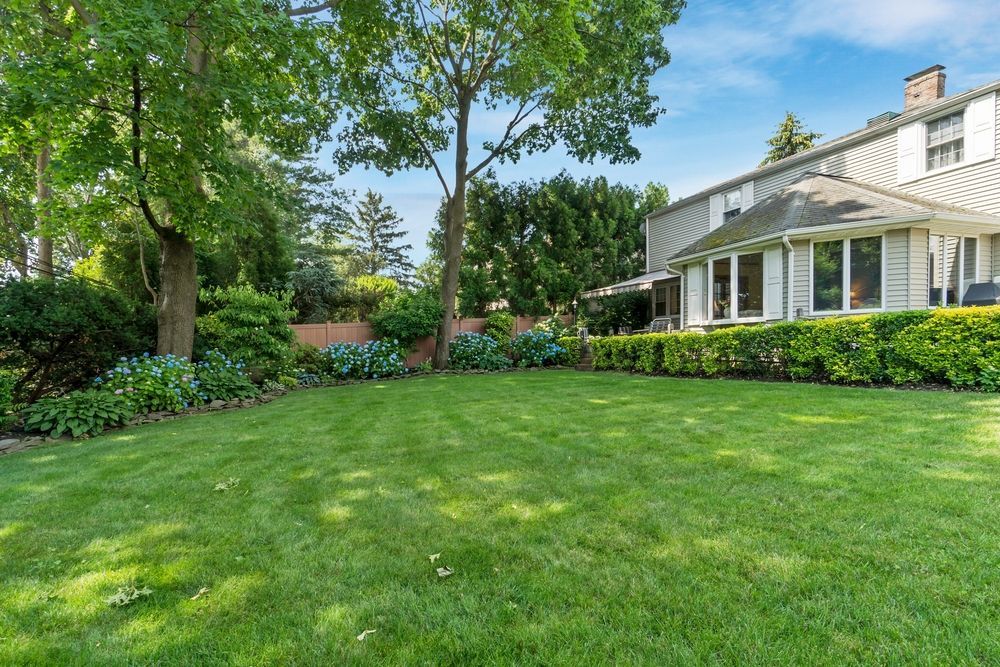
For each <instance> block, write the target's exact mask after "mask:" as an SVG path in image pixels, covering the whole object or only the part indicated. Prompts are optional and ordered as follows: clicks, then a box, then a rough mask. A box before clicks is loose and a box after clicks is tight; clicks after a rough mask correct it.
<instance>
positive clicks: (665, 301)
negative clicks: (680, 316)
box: [653, 285, 670, 320]
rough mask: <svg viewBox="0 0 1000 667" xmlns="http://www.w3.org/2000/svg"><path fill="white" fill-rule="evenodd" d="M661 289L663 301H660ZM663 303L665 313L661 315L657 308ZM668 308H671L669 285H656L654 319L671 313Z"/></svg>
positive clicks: (654, 289) (654, 290)
mask: <svg viewBox="0 0 1000 667" xmlns="http://www.w3.org/2000/svg"><path fill="white" fill-rule="evenodd" d="M661 291H662V292H663V301H660V299H659V295H660V292H661ZM661 303H662V304H663V314H662V315H660V314H658V313H657V312H656V310H657V309H656V307H657V306H658V305H659V304H661ZM668 310H670V296H669V294H668V292H667V286H666V285H660V286H659V287H654V288H653V319H654V320H655V319H657V318H659V317H667V316H668V315H669V313H667V311H668Z"/></svg>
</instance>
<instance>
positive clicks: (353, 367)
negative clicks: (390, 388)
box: [320, 339, 406, 380]
mask: <svg viewBox="0 0 1000 667" xmlns="http://www.w3.org/2000/svg"><path fill="white" fill-rule="evenodd" d="M320 356H321V357H322V358H323V363H322V366H323V370H324V372H325V374H326V375H329V376H331V377H333V378H335V379H337V380H368V379H374V380H377V379H378V378H386V377H393V376H396V375H403V374H405V373H406V353H405V352H404V351H403V349H402V347H401V346H400V344H399V341H398V340H395V339H394V340H371V341H368V342H367V343H365V344H364V345H360V344H358V343H331V344H330V345H327V346H326V347H325V348H323V349H322V350H320Z"/></svg>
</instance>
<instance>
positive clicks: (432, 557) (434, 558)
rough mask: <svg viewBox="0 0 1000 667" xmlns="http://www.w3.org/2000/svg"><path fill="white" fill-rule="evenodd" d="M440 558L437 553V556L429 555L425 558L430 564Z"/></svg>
mask: <svg viewBox="0 0 1000 667" xmlns="http://www.w3.org/2000/svg"><path fill="white" fill-rule="evenodd" d="M440 557H441V554H439V553H437V554H431V555H430V556H428V557H427V558H428V560H430V562H432V563H433V562H434V561H436V560H437V559H438V558H440Z"/></svg>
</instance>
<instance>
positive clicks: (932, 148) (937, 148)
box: [927, 111, 965, 171]
mask: <svg viewBox="0 0 1000 667" xmlns="http://www.w3.org/2000/svg"><path fill="white" fill-rule="evenodd" d="M964 153H965V112H964V111H960V112H958V113H953V114H951V115H949V116H944V117H943V118H938V119H937V120H932V121H930V122H928V123H927V171H933V170H934V169H940V168H941V167H947V166H949V165H953V164H958V163H959V162H961V161H962V159H963V158H964Z"/></svg>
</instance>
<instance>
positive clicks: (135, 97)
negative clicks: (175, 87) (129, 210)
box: [132, 65, 164, 235]
mask: <svg viewBox="0 0 1000 667" xmlns="http://www.w3.org/2000/svg"><path fill="white" fill-rule="evenodd" d="M141 113H142V80H141V79H140V77H139V66H138V65H132V166H133V167H135V170H136V172H138V173H139V174H141V176H140V179H139V180H140V181H141V182H142V183H145V182H146V176H145V174H143V170H142V151H141V148H140V147H141V145H142V126H141V125H140V124H139V118H140V114H141ZM135 190H136V195H138V197H139V208H140V209H142V215H143V217H145V218H146V222H147V223H149V226H150V227H152V228H153V231H154V232H156V233H157V234H158V235H160V234H163V232H164V228H163V226H162V225H160V223H158V222H157V221H156V215H155V214H154V213H153V209H152V208H151V207H150V205H149V200H147V199H146V195H145V194H144V193H143V191H142V188H141V187H140V186H139V185H138V184H136V187H135Z"/></svg>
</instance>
